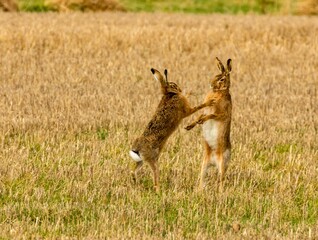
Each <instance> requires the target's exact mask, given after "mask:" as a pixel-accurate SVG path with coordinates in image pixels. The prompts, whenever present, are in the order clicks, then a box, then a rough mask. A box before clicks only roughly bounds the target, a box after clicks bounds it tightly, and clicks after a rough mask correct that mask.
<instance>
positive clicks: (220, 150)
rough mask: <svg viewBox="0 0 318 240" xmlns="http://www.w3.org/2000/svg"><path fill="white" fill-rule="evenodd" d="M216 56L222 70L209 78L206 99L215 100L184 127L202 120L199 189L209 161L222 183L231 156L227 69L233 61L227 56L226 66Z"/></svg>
mask: <svg viewBox="0 0 318 240" xmlns="http://www.w3.org/2000/svg"><path fill="white" fill-rule="evenodd" d="M216 60H217V66H218V68H219V69H220V71H221V73H220V74H218V75H216V76H215V77H214V78H213V79H212V80H211V90H210V91H209V93H208V94H207V96H206V102H208V101H209V100H210V99H214V100H216V101H214V102H213V103H212V104H211V106H209V107H207V108H205V110H204V114H203V115H201V116H200V117H199V118H198V119H197V120H196V121H194V122H193V123H192V124H190V125H189V126H187V127H186V129H187V130H190V129H192V128H193V127H194V126H195V125H197V124H203V125H202V130H203V137H204V146H205V156H204V159H203V163H202V168H201V176H200V185H199V188H200V189H202V188H203V187H204V186H205V180H204V179H205V175H206V173H207V171H208V169H209V168H210V167H211V165H216V167H217V169H218V171H219V174H220V179H221V183H222V182H223V179H224V174H225V172H226V169H227V167H228V163H229V161H230V158H231V142H230V132H231V114H232V100H231V95H230V85H231V81H230V72H231V69H232V67H231V62H232V61H231V59H228V60H227V66H226V68H225V67H224V66H223V64H222V62H221V61H220V60H219V59H218V58H216Z"/></svg>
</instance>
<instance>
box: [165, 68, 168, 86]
mask: <svg viewBox="0 0 318 240" xmlns="http://www.w3.org/2000/svg"><path fill="white" fill-rule="evenodd" d="M165 78H166V79H165V80H166V83H168V70H167V69H165Z"/></svg>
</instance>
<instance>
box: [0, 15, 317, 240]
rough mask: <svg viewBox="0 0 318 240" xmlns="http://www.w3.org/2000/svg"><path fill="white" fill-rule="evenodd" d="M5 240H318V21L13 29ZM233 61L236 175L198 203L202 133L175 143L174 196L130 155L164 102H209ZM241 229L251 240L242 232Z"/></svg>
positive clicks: (189, 19) (2, 89)
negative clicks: (169, 98) (169, 97)
mask: <svg viewBox="0 0 318 240" xmlns="http://www.w3.org/2000/svg"><path fill="white" fill-rule="evenodd" d="M0 23H1V24H0V113H1V118H0V123H1V124H0V144H1V148H0V206H1V211H0V237H2V238H4V239H23V238H24V239H29V238H40V239H42V238H70V239H72V238H80V239H83V238H84V239H100V238H106V239H161V238H165V239H211V238H213V239H242V238H243V239H310V238H311V239H317V238H318V134H317V128H318V117H317V116H318V105H317V101H318V93H317V89H318V80H317V79H318V74H317V69H318V35H317V32H318V19H317V18H315V17H312V18H309V17H308V18H307V17H269V16H222V15H210V16H209V15H206V16H205V15H181V14H180V15H178V14H176V15H169V14H130V13H100V14H90V13H87V14H79V13H76V14H61V15H59V14H51V13H48V14H0ZM216 56H218V57H219V58H220V59H222V60H223V61H226V59H227V58H232V60H233V70H232V78H231V79H232V87H231V93H232V100H233V119H232V135H231V137H232V145H233V153H232V156H233V157H232V161H231V163H230V166H229V169H228V172H227V179H226V181H225V187H224V188H223V189H220V188H218V183H217V177H216V176H217V175H216V170H215V169H213V170H212V171H211V174H210V175H209V179H210V180H209V181H208V186H207V188H206V189H205V191H203V192H198V191H197V190H196V187H197V179H198V175H199V171H200V165H201V160H202V158H203V147H202V138H201V129H200V127H197V128H195V129H193V130H192V131H190V132H187V131H185V130H184V129H183V127H184V126H186V125H187V123H189V122H190V121H191V119H193V117H194V116H193V117H189V118H188V119H186V120H184V121H183V123H182V124H181V126H180V127H179V128H178V130H177V131H176V132H175V133H174V134H173V135H172V137H171V138H170V139H169V141H168V144H167V146H166V147H165V149H164V151H163V153H162V155H161V157H160V159H159V163H160V182H161V191H160V193H159V194H156V193H155V192H154V191H153V189H152V186H153V185H152V178H151V171H150V169H149V167H148V166H145V167H144V168H143V172H142V174H141V176H140V178H139V180H138V182H137V184H136V183H134V182H133V181H132V179H131V177H130V174H129V173H130V168H131V166H132V165H131V164H132V160H131V159H130V158H129V155H128V151H129V149H130V146H131V143H132V141H133V140H134V138H135V137H137V136H138V135H139V134H141V133H142V131H143V129H144V127H145V125H146V124H147V122H148V121H149V119H150V117H151V115H152V114H153V113H154V111H155V108H156V106H157V104H158V102H159V100H160V89H159V83H158V82H156V81H154V80H153V78H152V74H151V72H150V68H151V67H154V68H157V69H159V70H161V71H163V70H164V68H167V69H168V70H169V75H170V76H169V77H170V80H171V81H175V82H177V83H178V84H179V85H180V86H181V87H182V89H184V91H185V92H187V93H188V94H189V99H190V102H191V103H192V105H196V104H198V103H200V102H202V101H203V99H204V95H205V94H206V93H207V91H208V87H209V86H208V82H209V79H210V78H211V77H212V76H214V75H215V74H216V73H217V68H216V65H215V61H214V59H215V57H216ZM233 223H234V224H235V223H238V224H239V225H240V226H241V228H240V230H238V231H237V229H233V228H232V225H233Z"/></svg>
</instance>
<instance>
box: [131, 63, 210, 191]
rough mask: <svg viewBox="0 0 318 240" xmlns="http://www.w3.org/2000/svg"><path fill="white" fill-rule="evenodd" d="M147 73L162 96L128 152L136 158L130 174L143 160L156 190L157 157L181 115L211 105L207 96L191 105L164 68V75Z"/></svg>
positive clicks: (185, 115)
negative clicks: (153, 79) (151, 175)
mask: <svg viewBox="0 0 318 240" xmlns="http://www.w3.org/2000/svg"><path fill="white" fill-rule="evenodd" d="M151 72H152V74H153V76H154V78H155V79H156V80H158V81H159V82H160V84H161V92H162V95H163V96H162V98H161V101H160V103H159V105H158V107H157V110H156V112H155V114H154V115H153V117H152V119H151V120H150V122H149V123H148V125H147V127H146V129H145V130H144V132H143V134H142V135H141V136H140V137H139V138H137V139H136V140H135V141H134V142H133V145H132V148H131V150H130V151H129V154H130V156H131V158H132V159H133V160H134V161H136V165H135V167H134V171H133V174H134V177H135V178H136V176H137V172H138V171H139V170H140V168H141V166H142V164H143V161H146V162H147V163H148V164H149V165H150V167H151V169H152V171H153V181H154V188H155V190H156V191H158V190H159V168H158V158H159V154H160V152H161V150H162V148H163V146H164V144H165V143H166V141H167V139H168V138H169V136H170V135H171V134H172V133H173V132H174V131H175V130H176V128H177V127H178V125H179V123H180V122H181V120H182V119H183V118H185V117H188V116H189V115H191V114H193V113H195V112H196V111H198V110H200V109H202V108H204V107H206V106H209V105H211V103H212V101H211V100H210V99H209V102H207V103H203V104H201V105H199V106H196V107H193V108H192V107H191V106H190V104H189V102H188V100H187V98H186V97H185V96H184V95H183V94H182V91H181V89H180V88H179V86H178V85H177V84H175V83H174V82H168V79H167V74H168V73H167V70H165V72H164V73H165V77H163V76H162V74H161V73H160V72H159V71H158V70H156V69H153V68H152V69H151Z"/></svg>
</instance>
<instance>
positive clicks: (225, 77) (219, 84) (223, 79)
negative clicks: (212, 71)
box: [211, 58, 232, 91]
mask: <svg viewBox="0 0 318 240" xmlns="http://www.w3.org/2000/svg"><path fill="white" fill-rule="evenodd" d="M216 61H217V66H218V68H219V70H220V71H221V73H220V74H218V75H216V76H215V77H214V78H213V79H212V80H211V88H213V90H215V91H218V90H226V89H229V88H230V86H231V79H230V73H231V70H232V65H231V63H232V60H231V59H228V60H227V64H226V68H225V67H224V65H223V64H222V62H221V61H220V59H218V58H216Z"/></svg>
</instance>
